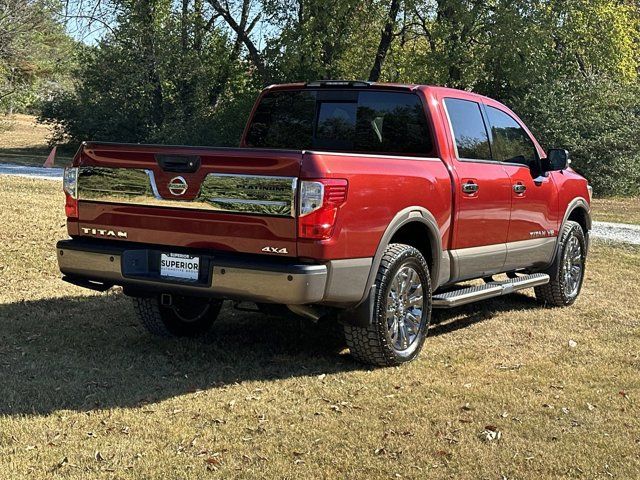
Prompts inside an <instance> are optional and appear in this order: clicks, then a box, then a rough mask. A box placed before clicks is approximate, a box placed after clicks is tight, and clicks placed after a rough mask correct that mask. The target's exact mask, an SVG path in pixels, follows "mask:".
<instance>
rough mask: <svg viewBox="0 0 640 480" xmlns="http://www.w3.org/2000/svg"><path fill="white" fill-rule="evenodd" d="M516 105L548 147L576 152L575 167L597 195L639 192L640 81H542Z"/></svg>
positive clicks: (592, 79)
mask: <svg viewBox="0 0 640 480" xmlns="http://www.w3.org/2000/svg"><path fill="white" fill-rule="evenodd" d="M515 108H516V109H517V110H519V111H520V112H522V116H523V119H524V120H525V122H527V123H528V125H529V126H530V127H531V129H532V130H533V132H534V134H535V135H536V137H537V138H538V139H539V140H540V142H541V143H542V144H543V145H545V146H547V147H557V148H566V149H567V150H569V152H571V157H572V165H571V166H572V167H573V168H574V169H575V170H577V171H578V172H580V173H581V174H583V175H585V176H586V177H587V178H588V179H589V182H590V183H591V184H592V185H593V188H594V191H595V192H596V193H597V194H599V195H614V194H623V195H637V194H638V193H640V141H638V138H639V136H638V132H640V85H638V84H637V83H636V84H625V83H622V82H620V81H614V80H611V79H609V78H607V77H588V78H583V77H576V78H573V79H562V80H557V81H554V82H550V83H547V84H541V85H540V86H539V87H538V88H536V89H534V90H532V91H531V92H530V93H529V94H527V95H526V96H525V97H524V98H523V99H522V100H521V101H520V102H519V104H518V105H516V106H515Z"/></svg>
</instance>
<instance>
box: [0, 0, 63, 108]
mask: <svg viewBox="0 0 640 480" xmlns="http://www.w3.org/2000/svg"><path fill="white" fill-rule="evenodd" d="M57 16H58V10H57V4H56V3H54V2H48V1H45V0H31V1H25V0H0V107H5V109H6V110H5V111H7V112H8V113H12V112H13V110H14V109H15V108H20V109H24V108H25V107H26V106H27V105H29V104H31V103H33V101H34V100H35V99H36V98H37V97H38V95H44V94H45V91H46V90H47V88H48V87H47V84H49V85H51V84H53V83H56V82H59V81H61V80H62V78H61V77H63V76H64V75H65V73H66V72H67V71H68V68H69V65H70V63H71V62H72V61H73V49H74V46H75V45H74V42H73V41H72V40H71V39H70V38H69V37H67V36H66V35H65V34H64V31H63V27H62V25H61V24H60V23H59V22H58V21H57V20H56V18H57Z"/></svg>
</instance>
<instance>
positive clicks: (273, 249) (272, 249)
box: [262, 247, 289, 255]
mask: <svg viewBox="0 0 640 480" xmlns="http://www.w3.org/2000/svg"><path fill="white" fill-rule="evenodd" d="M262 251H263V252H265V253H279V254H281V255H286V254H287V253H289V250H287V249H286V248H277V247H264V248H263V249H262Z"/></svg>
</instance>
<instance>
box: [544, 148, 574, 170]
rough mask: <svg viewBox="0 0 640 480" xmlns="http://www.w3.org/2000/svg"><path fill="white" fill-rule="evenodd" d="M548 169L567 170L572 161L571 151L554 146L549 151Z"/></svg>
mask: <svg viewBox="0 0 640 480" xmlns="http://www.w3.org/2000/svg"><path fill="white" fill-rule="evenodd" d="M545 163H546V167H547V168H546V170H548V171H550V172H555V171H559V170H565V169H566V168H567V167H568V166H569V164H570V163H571V159H570V158H569V152H567V151H566V150H564V149H562V148H552V149H550V150H549V151H548V152H547V161H546V162H545Z"/></svg>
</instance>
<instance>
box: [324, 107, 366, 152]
mask: <svg viewBox="0 0 640 480" xmlns="http://www.w3.org/2000/svg"><path fill="white" fill-rule="evenodd" d="M357 110H358V104H357V103H355V102H350V103H347V102H340V103H332V102H319V109H318V126H317V128H316V142H315V145H316V146H317V147H322V148H331V149H349V148H352V147H353V139H354V137H355V131H356V114H357Z"/></svg>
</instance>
